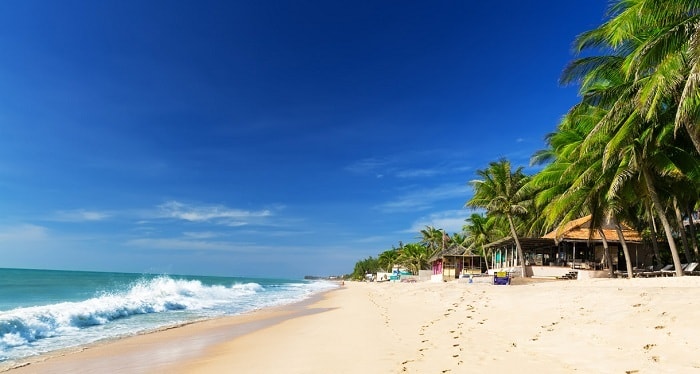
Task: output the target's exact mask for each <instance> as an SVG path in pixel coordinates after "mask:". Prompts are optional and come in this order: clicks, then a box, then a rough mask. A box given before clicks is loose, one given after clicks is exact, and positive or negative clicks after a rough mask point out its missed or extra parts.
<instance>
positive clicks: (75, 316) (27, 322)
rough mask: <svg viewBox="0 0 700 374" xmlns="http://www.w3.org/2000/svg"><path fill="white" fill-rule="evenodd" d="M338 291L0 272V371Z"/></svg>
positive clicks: (300, 285) (288, 283) (275, 282)
mask: <svg viewBox="0 0 700 374" xmlns="http://www.w3.org/2000/svg"><path fill="white" fill-rule="evenodd" d="M335 287H336V285H335V284H333V283H330V282H322V281H321V282H307V281H301V280H281V279H263V278H236V277H205V276H176V275H153V274H128V273H100V272H82V271H53V270H24V269H0V366H2V365H3V364H5V365H6V364H9V363H12V362H14V361H16V360H18V359H22V358H27V357H31V356H34V355H39V354H43V353H48V352H51V351H54V350H58V349H64V348H70V347H76V346H82V345H85V344H89V343H92V342H95V341H98V340H102V339H113V338H118V337H122V336H128V335H134V334H138V333H142V332H145V331H149V330H153V329H158V328H162V327H166V326H174V325H179V324H182V323H187V322H191V321H195V320H201V319H208V318H215V317H219V316H225V315H235V314H239V313H242V312H247V311H251V310H255V309H261V308H266V307H271V306H275V305H281V304H287V303H292V302H296V301H300V300H303V299H305V298H308V297H309V296H311V295H312V294H314V293H318V292H321V291H324V290H328V289H331V288H335Z"/></svg>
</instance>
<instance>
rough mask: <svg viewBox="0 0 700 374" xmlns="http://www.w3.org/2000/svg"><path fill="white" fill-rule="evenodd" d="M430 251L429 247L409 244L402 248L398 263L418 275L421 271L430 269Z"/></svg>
mask: <svg viewBox="0 0 700 374" xmlns="http://www.w3.org/2000/svg"><path fill="white" fill-rule="evenodd" d="M429 251H430V250H429V249H428V247H426V246H423V245H421V244H419V243H408V244H406V245H404V246H403V247H402V248H401V253H400V255H399V257H398V261H399V263H401V265H403V266H405V267H407V268H408V269H409V270H411V272H412V273H413V274H414V275H417V274H418V272H419V271H420V270H423V269H427V268H428V260H429V259H430V256H431V254H430V253H429Z"/></svg>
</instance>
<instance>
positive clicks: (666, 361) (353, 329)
mask: <svg viewBox="0 0 700 374" xmlns="http://www.w3.org/2000/svg"><path fill="white" fill-rule="evenodd" d="M698 308H700V277H681V278H675V277H667V278H649V279H645V278H635V279H631V280H629V279H592V280H578V281H575V280H572V281H551V282H546V281H545V282H528V283H524V284H522V285H513V286H492V285H489V284H476V283H475V284H465V283H458V282H447V283H429V282H425V283H356V282H346V283H345V286H344V287H341V288H338V289H335V290H331V291H328V292H324V293H321V294H317V295H314V297H313V298H312V299H307V300H304V301H302V302H301V303H297V304H293V305H287V306H283V307H280V308H276V309H274V310H268V309H264V310H260V311H256V312H253V313H249V314H246V315H239V316H232V317H225V318H221V319H215V320H209V321H204V322H201V323H195V324H191V325H187V326H183V327H179V328H174V329H170V330H166V331H159V332H155V333H151V334H146V335H140V336H135V337H130V338H125V339H120V340H117V341H115V342H110V343H105V344H101V345H99V346H96V347H90V348H88V349H85V350H83V351H81V352H77V353H73V354H68V355H65V356H61V357H56V358H51V359H47V360H45V361H42V362H39V363H33V364H30V365H28V366H24V367H21V368H17V369H13V370H11V371H10V372H11V373H13V374H14V373H48V372H52V373H68V372H71V373H76V372H78V373H79V372H85V373H88V372H111V373H127V372H128V373H146V372H148V373H152V372H163V373H166V372H167V373H204V374H208V373H221V372H255V373H277V372H285V373H326V372H338V373H355V372H387V373H421V374H422V373H458V372H466V371H473V370H479V371H480V370H499V371H503V370H509V371H511V370H518V371H521V370H523V369H527V371H537V372H539V373H569V372H583V373H589V372H596V373H664V372H669V373H671V372H689V371H697V370H698V369H700V358H696V355H695V347H697V346H700V335H698V334H697V333H696V331H697V329H695V328H693V326H694V324H695V319H696V316H697V313H698ZM154 352H157V354H155V353H154Z"/></svg>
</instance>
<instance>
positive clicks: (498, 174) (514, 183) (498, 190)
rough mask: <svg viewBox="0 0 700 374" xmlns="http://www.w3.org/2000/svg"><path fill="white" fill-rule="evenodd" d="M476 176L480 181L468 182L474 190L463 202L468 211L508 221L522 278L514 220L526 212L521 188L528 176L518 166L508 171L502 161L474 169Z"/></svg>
mask: <svg viewBox="0 0 700 374" xmlns="http://www.w3.org/2000/svg"><path fill="white" fill-rule="evenodd" d="M476 174H477V175H478V176H479V177H480V178H481V179H475V180H473V181H471V182H470V184H471V186H472V188H473V189H474V195H473V196H472V198H471V199H470V200H469V201H468V202H467V203H466V206H468V207H471V208H480V209H485V210H486V214H487V215H493V216H502V217H504V218H505V219H506V220H507V221H508V225H509V227H510V234H511V236H512V237H513V240H514V241H515V245H516V248H517V251H518V257H519V259H520V261H521V265H522V267H521V275H522V276H525V266H524V262H523V261H524V258H525V257H524V254H523V248H522V246H521V245H520V240H519V238H518V233H517V232H516V226H515V217H517V216H521V215H524V214H526V213H527V208H526V207H525V205H524V204H523V201H525V192H524V191H523V186H524V185H525V184H526V183H527V181H528V176H527V175H525V173H523V168H522V167H519V168H517V169H516V170H515V171H513V170H511V165H510V161H508V160H506V159H501V160H499V161H497V162H491V163H490V164H489V167H488V168H486V169H482V170H477V171H476Z"/></svg>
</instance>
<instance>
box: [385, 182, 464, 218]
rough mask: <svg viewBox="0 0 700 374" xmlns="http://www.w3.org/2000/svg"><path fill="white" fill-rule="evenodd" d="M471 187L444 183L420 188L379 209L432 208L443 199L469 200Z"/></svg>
mask: <svg viewBox="0 0 700 374" xmlns="http://www.w3.org/2000/svg"><path fill="white" fill-rule="evenodd" d="M468 194H469V188H468V186H467V185H466V184H464V185H452V184H449V185H442V186H438V187H434V188H420V189H417V190H413V191H410V192H407V193H404V194H403V195H402V196H399V197H398V198H397V199H395V200H393V201H389V202H386V203H384V204H382V205H380V206H378V209H379V210H381V211H384V212H401V211H409V210H412V211H415V210H426V209H430V208H431V207H432V206H433V204H434V203H436V202H438V201H442V200H449V199H454V198H463V200H464V201H466V200H467V197H468Z"/></svg>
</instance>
